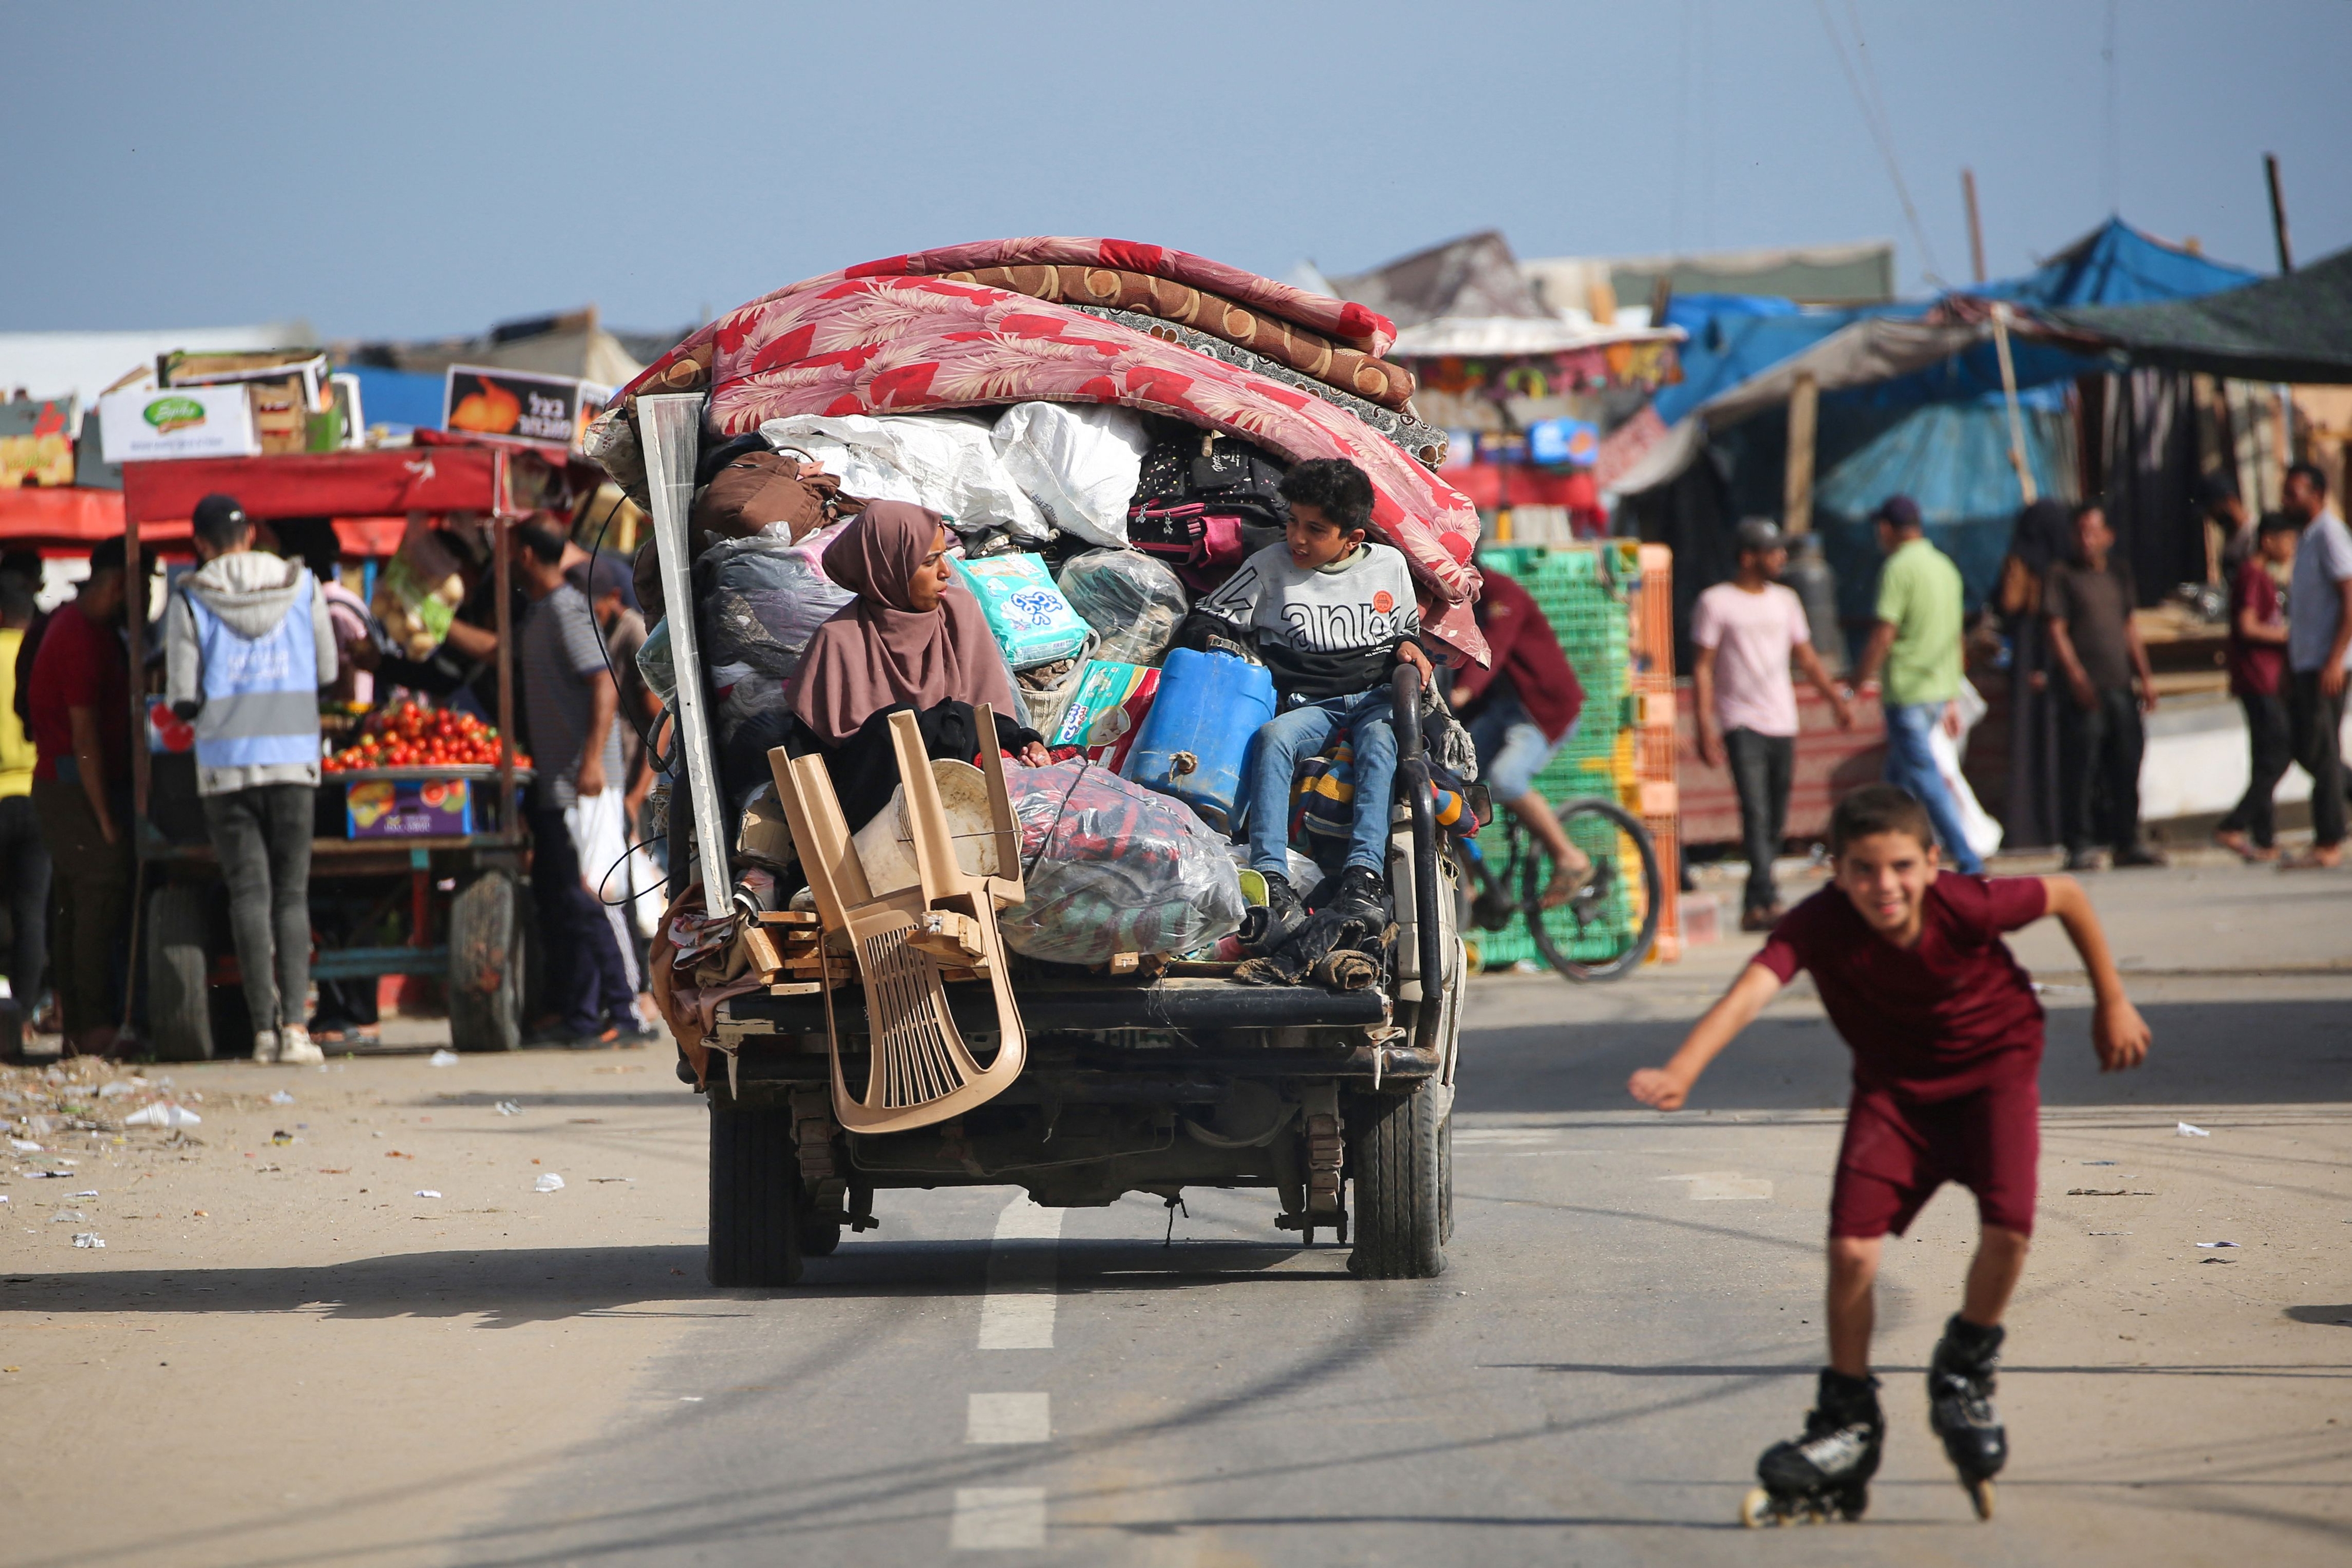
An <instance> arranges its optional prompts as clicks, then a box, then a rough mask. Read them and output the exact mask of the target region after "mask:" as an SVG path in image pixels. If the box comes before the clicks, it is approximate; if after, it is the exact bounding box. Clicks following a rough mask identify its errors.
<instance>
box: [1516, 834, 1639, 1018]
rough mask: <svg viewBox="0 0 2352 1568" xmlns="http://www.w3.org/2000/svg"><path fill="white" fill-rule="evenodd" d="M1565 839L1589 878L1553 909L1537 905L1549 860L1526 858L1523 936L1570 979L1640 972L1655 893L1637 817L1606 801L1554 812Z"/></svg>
mask: <svg viewBox="0 0 2352 1568" xmlns="http://www.w3.org/2000/svg"><path fill="white" fill-rule="evenodd" d="M1559 825H1560V827H1561V828H1562V829H1563V830H1565V831H1567V833H1568V841H1569V842H1570V843H1572V844H1574V845H1575V846H1576V847H1577V848H1578V849H1580V850H1582V851H1583V852H1585V853H1586V854H1587V855H1589V856H1591V860H1592V879H1591V881H1590V882H1588V883H1585V884H1584V886H1583V887H1581V888H1580V889H1579V890H1578V891H1577V894H1576V896H1575V897H1574V898H1572V899H1570V900H1569V901H1568V902H1567V903H1566V904H1561V905H1559V907H1557V908H1553V909H1546V908H1544V907H1543V905H1542V899H1543V891H1544V887H1545V884H1546V883H1549V881H1550V880H1551V873H1552V866H1551V859H1550V857H1549V856H1548V855H1545V854H1543V853H1541V852H1534V853H1530V854H1529V855H1528V858H1527V861H1526V862H1525V864H1524V865H1523V867H1522V868H1521V872H1520V883H1519V902H1520V906H1521V908H1523V909H1524V910H1525V911H1526V913H1527V920H1528V936H1532V937H1534V938H1535V944H1536V950H1537V951H1538V952H1539V953H1541V954H1542V955H1543V956H1544V961H1545V962H1547V963H1549V965H1550V966H1551V967H1553V968H1555V969H1558V970H1559V972H1560V973H1561V974H1562V975H1564V976H1566V977H1568V978H1569V979H1570V980H1575V981H1578V982H1582V981H1587V980H1613V979H1616V978H1618V977H1620V976H1622V975H1628V974H1631V973H1632V972H1633V970H1635V969H1637V968H1639V967H1641V966H1642V962H1643V959H1645V958H1647V957H1648V956H1650V948H1651V947H1652V946H1654V944H1655V943H1656V941H1657V939H1658V914H1659V910H1660V905H1661V899H1662V896H1663V889H1662V888H1661V886H1660V883H1659V880H1658V851H1657V846H1656V845H1654V844H1653V843H1652V842H1651V841H1650V832H1649V830H1648V829H1646V828H1644V827H1643V826H1642V824H1641V821H1640V820H1639V819H1637V818H1636V817H1635V816H1634V815H1633V813H1632V812H1630V811H1628V810H1625V809H1624V808H1622V807H1621V806H1619V805H1618V804H1617V803H1616V802H1615V801H1613V800H1598V799H1591V800H1570V801H1569V802H1567V803H1566V804H1565V805H1563V806H1561V807H1560V808H1559Z"/></svg>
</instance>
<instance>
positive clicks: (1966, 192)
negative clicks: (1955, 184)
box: [1960, 169, 1985, 287]
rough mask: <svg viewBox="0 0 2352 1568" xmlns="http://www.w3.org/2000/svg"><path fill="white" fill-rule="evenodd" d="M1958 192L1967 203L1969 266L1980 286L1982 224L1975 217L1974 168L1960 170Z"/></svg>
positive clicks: (1982, 269)
mask: <svg viewBox="0 0 2352 1568" xmlns="http://www.w3.org/2000/svg"><path fill="white" fill-rule="evenodd" d="M1960 194H1961V196H1963V197H1964V198H1966V200H1967V202H1968V204H1969V269H1970V270H1971V271H1973V272H1974V273H1975V274H1976V277H1977V283H1978V285H1979V287H1982V285H1983V283H1984V280H1985V266H1984V225H1983V224H1981V223H1979V221H1978V219H1977V172H1976V171H1975V170H1974V169H1963V170H1961V171H1960Z"/></svg>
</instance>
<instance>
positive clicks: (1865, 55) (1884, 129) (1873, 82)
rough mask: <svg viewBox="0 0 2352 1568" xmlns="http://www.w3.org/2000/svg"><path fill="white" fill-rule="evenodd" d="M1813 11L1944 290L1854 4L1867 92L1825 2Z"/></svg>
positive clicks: (1932, 278)
mask: <svg viewBox="0 0 2352 1568" xmlns="http://www.w3.org/2000/svg"><path fill="white" fill-rule="evenodd" d="M1813 10H1814V12H1815V13H1816V14H1818V15H1819V16H1820V17H1821V19H1822V31H1823V32H1824V33H1827V34H1828V35H1829V37H1830V47H1831V49H1832V50H1833V51H1834V52H1835V53H1836V55H1837V62H1838V69H1839V70H1841V71H1843V72H1844V73H1845V84H1846V86H1847V88H1848V89H1851V90H1852V91H1853V101H1854V105H1855V107H1856V108H1858V109H1860V110H1862V123H1863V127H1864V130H1866V131H1869V132H1870V139H1871V141H1873V142H1874V143H1876V145H1877V147H1878V155H1879V157H1880V158H1882V159H1884V160H1885V163H1886V174H1887V178H1888V179H1890V180H1892V181H1893V182H1894V183H1895V199H1896V200H1898V201H1900V202H1901V203H1902V204H1903V217H1904V220H1905V221H1906V223H1908V224H1909V225H1910V226H1911V237H1912V239H1913V240H1914V241H1915V242H1916V244H1917V245H1918V246H1919V254H1920V255H1921V256H1923V257H1925V258H1926V260H1927V269H1926V270H1927V281H1928V282H1930V283H1932V284H1934V285H1935V286H1936V287H1938V288H1942V287H1947V285H1946V284H1945V282H1944V269H1943V267H1941V266H1940V265H1939V264H1938V263H1937V260H1936V247H1935V246H1933V245H1931V244H1929V243H1928V240H1927V226H1926V225H1924V224H1922V223H1921V222H1920V221H1919V209H1918V207H1917V206H1916V204H1914V203H1913V202H1912V200H1911V187H1910V186H1909V185H1907V184H1906V183H1904V179H1903V165H1902V162H1901V161H1900V160H1898V159H1897V158H1896V157H1895V128H1894V124H1893V121H1892V120H1889V119H1888V118H1887V114H1886V106H1885V103H1883V102H1881V101H1880V100H1879V99H1878V97H1877V75H1876V73H1875V72H1874V71H1871V68H1870V53H1869V45H1868V44H1867V43H1866V42H1865V41H1864V38H1863V36H1862V18H1861V16H1859V15H1857V14H1856V13H1855V12H1854V9H1853V0H1847V5H1846V16H1847V18H1848V20H1849V21H1850V22H1851V23H1852V24H1853V38H1854V52H1855V53H1856V54H1858V55H1860V56H1861V57H1862V69H1863V70H1864V71H1865V72H1870V87H1869V88H1868V89H1864V85H1863V78H1862V77H1861V76H1860V75H1858V74H1856V72H1855V69H1854V62H1853V60H1851V59H1849V58H1847V57H1846V47H1845V40H1844V39H1843V38H1842V37H1839V36H1838V30H1837V24H1836V23H1835V22H1834V21H1832V19H1831V17H1830V8H1829V4H1828V0H1813Z"/></svg>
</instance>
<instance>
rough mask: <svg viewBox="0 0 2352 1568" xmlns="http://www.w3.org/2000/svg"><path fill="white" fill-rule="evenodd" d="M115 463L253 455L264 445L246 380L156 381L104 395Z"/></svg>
mask: <svg viewBox="0 0 2352 1568" xmlns="http://www.w3.org/2000/svg"><path fill="white" fill-rule="evenodd" d="M98 408H99V413H100V416H101V418H100V430H101V431H103V432H104V434H105V440H106V460H107V461H108V462H109V463H151V462H154V461H156V460H158V459H161V458H170V457H252V456H255V455H258V454H259V452H260V451H261V442H260V439H259V437H258V436H257V434H255V432H254V428H253V402H252V400H251V399H250V398H249V397H247V395H246V390H245V388H244V387H242V386H220V387H166V388H163V389H160V390H159V389H156V388H152V387H150V388H148V389H147V390H146V391H144V392H109V393H107V394H106V395H105V396H104V397H102V398H100V399H99V400H98Z"/></svg>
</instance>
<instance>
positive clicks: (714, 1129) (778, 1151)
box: [708, 1092, 839, 1286]
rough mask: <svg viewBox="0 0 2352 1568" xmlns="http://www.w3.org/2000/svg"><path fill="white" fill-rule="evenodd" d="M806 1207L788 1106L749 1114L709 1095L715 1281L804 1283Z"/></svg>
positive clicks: (711, 1268) (711, 1273)
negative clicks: (803, 1262) (803, 1205)
mask: <svg viewBox="0 0 2352 1568" xmlns="http://www.w3.org/2000/svg"><path fill="white" fill-rule="evenodd" d="M801 1207H802V1196H801V1166H800V1158H799V1156H798V1155H796V1154H795V1153H794V1152H793V1113H792V1112H791V1111H789V1110H786V1109H784V1108H782V1107H775V1108H762V1109H759V1110H746V1109H742V1108H740V1107H738V1106H735V1105H733V1104H730V1103H727V1102H726V1101H725V1100H724V1099H723V1097H722V1096H721V1095H719V1093H717V1092H713V1093H712V1094H711V1096H710V1253H709V1270H708V1271H709V1276H710V1282H711V1283H712V1284H714V1285H769V1286H772V1285H796V1284H798V1283H800V1278H801V1256H802V1253H801ZM835 1239H836V1240H837V1239H839V1238H838V1235H837V1234H836V1236H835ZM827 1250H828V1251H830V1250H831V1249H830V1248H828V1249H827Z"/></svg>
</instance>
